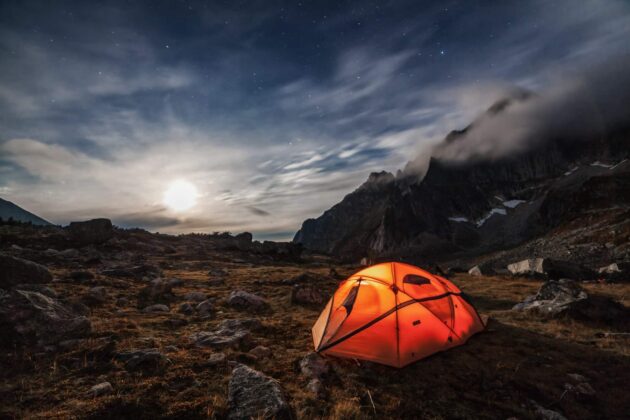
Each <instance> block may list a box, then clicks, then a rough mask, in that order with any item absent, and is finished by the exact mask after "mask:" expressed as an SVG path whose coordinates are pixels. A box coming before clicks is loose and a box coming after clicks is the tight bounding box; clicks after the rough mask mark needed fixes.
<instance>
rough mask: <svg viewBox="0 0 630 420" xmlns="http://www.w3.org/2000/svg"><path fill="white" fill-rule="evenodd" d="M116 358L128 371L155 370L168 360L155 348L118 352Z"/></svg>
mask: <svg viewBox="0 0 630 420" xmlns="http://www.w3.org/2000/svg"><path fill="white" fill-rule="evenodd" d="M116 358H117V359H118V360H120V361H121V362H123V363H124V364H125V369H127V370H129V371H137V370H155V369H157V368H159V367H161V366H163V364H164V363H165V362H166V361H167V360H168V359H167V358H166V356H164V355H163V354H162V353H160V352H159V351H158V349H156V348H151V349H140V350H131V351H125V352H121V353H118V354H117V355H116Z"/></svg>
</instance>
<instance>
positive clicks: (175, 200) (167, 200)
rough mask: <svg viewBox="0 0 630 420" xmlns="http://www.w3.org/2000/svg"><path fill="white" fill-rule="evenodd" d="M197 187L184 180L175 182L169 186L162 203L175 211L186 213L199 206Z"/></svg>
mask: <svg viewBox="0 0 630 420" xmlns="http://www.w3.org/2000/svg"><path fill="white" fill-rule="evenodd" d="M198 196H199V193H198V192H197V187H195V186H194V185H193V184H192V183H191V182H188V181H186V180H183V179H179V180H177V181H173V182H171V183H170V184H169V186H168V188H167V189H166V191H164V197H163V200H162V202H163V203H164V205H165V206H166V207H168V208H169V209H171V210H173V211H178V212H180V211H186V210H189V209H191V208H193V207H194V206H195V205H196V204H197V197H198Z"/></svg>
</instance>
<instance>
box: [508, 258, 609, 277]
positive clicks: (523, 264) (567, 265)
mask: <svg viewBox="0 0 630 420" xmlns="http://www.w3.org/2000/svg"><path fill="white" fill-rule="evenodd" d="M507 269H508V270H509V272H510V273H511V274H512V275H515V276H529V277H537V278H550V279H554V280H557V279H560V278H569V279H573V280H591V279H594V278H596V277H597V276H596V274H595V272H594V271H593V270H591V269H589V268H587V267H584V266H582V265H580V264H575V263H572V262H569V261H561V260H554V259H551V258H530V259H527V260H523V261H519V262H517V263H513V264H509V265H508V266H507Z"/></svg>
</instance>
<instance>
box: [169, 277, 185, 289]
mask: <svg viewBox="0 0 630 420" xmlns="http://www.w3.org/2000/svg"><path fill="white" fill-rule="evenodd" d="M168 284H169V285H170V286H171V287H181V286H183V285H184V280H182V279H180V278H177V277H173V278H172V279H169V280H168Z"/></svg>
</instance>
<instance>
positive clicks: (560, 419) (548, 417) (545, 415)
mask: <svg viewBox="0 0 630 420" xmlns="http://www.w3.org/2000/svg"><path fill="white" fill-rule="evenodd" d="M532 405H533V406H534V410H535V413H536V416H537V417H538V418H540V419H542V420H567V418H566V417H564V416H563V415H562V414H560V413H558V412H557V411H553V410H549V409H547V408H544V407H542V406H540V405H539V404H538V403H537V402H536V401H532Z"/></svg>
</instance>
